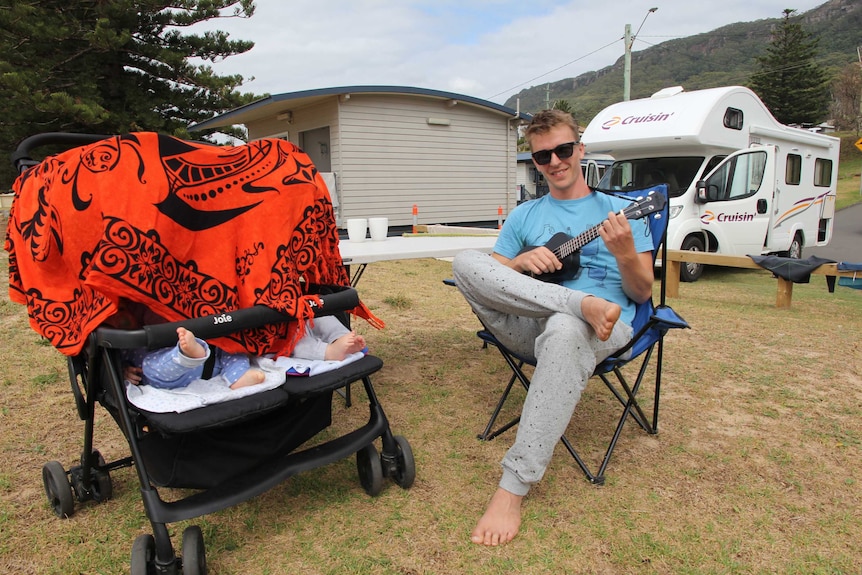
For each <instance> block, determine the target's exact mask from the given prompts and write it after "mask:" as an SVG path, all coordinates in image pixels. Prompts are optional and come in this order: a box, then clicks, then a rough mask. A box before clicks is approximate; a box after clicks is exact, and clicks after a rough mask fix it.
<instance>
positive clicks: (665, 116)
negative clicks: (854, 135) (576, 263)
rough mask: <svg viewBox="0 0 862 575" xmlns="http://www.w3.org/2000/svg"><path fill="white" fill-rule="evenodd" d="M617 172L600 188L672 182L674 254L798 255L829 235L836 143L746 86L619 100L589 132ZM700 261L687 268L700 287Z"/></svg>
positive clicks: (596, 150) (589, 141) (685, 273)
mask: <svg viewBox="0 0 862 575" xmlns="http://www.w3.org/2000/svg"><path fill="white" fill-rule="evenodd" d="M583 141H584V143H585V144H586V148H587V151H588V152H590V153H593V154H609V155H611V156H613V157H614V163H613V165H612V166H611V167H610V168H608V169H607V170H606V171H605V174H604V176H603V177H602V179H601V181H600V182H599V184H598V188H599V189H607V190H624V189H626V188H630V189H639V188H643V187H648V186H650V185H653V184H656V183H667V184H668V188H669V192H670V217H671V220H670V223H669V226H668V240H667V242H668V248H669V249H683V250H707V251H710V252H718V253H723V254H730V255H761V254H779V255H783V256H789V257H795V258H799V257H801V256H802V248H803V246H824V245H826V244H828V243H829V240H830V239H831V237H832V225H833V221H834V215H835V199H836V180H837V175H838V152H839V146H840V140H839V139H838V138H834V137H832V136H827V135H824V134H817V133H812V132H809V131H807V130H802V129H799V128H791V127H788V126H784V125H782V124H780V123H778V121H777V120H776V119H775V118H774V117H773V116H772V114H770V112H769V110H768V109H767V108H766V106H765V105H764V104H763V102H761V101H760V99H759V98H758V97H757V95H756V94H755V93H754V92H752V91H751V90H749V89H748V88H744V87H741V86H729V87H722V88H712V89H707V90H697V91H693V92H685V91H684V90H683V89H682V88H681V87H679V86H676V87H673V88H666V89H664V90H661V91H659V92H656V93H655V94H653V95H652V97H650V98H643V99H640V100H631V101H627V102H619V103H617V104H613V105H611V106H608V107H607V108H605V109H604V110H602V111H601V112H599V113H598V114H597V115H596V116H595V118H594V119H593V120H592V121H591V122H590V124H589V125H588V126H587V128H586V129H585V130H584V134H583ZM702 272H703V266H702V265H701V264H686V265H684V266H683V268H682V271H681V278H680V279H682V280H683V281H695V280H697V278H698V277H700V275H701V273H702Z"/></svg>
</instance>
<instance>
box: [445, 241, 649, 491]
mask: <svg viewBox="0 0 862 575" xmlns="http://www.w3.org/2000/svg"><path fill="white" fill-rule="evenodd" d="M452 271H453V275H454V278H455V281H456V283H457V286H458V289H459V290H460V291H461V293H462V294H463V295H464V298H465V299H466V300H467V302H468V303H469V304H470V306H471V307H472V308H473V311H474V312H475V313H476V315H477V316H478V317H479V320H480V321H481V322H482V324H483V325H484V326H485V327H486V328H487V329H488V330H490V331H491V333H493V334H494V335H495V336H496V337H497V339H498V340H500V342H501V343H502V344H503V345H505V346H506V347H508V348H509V349H511V350H512V351H517V352H518V353H521V354H525V355H529V356H532V357H534V358H535V359H536V368H535V370H534V372H533V377H532V380H531V383H530V389H529V391H528V392H527V399H526V401H525V402H524V406H523V408H522V410H521V422H520V424H519V425H518V433H517V436H516V437H515V443H514V444H513V445H512V447H511V448H510V449H509V451H508V452H507V453H506V456H505V457H504V458H503V462H502V465H503V477H502V479H501V480H500V487H502V488H503V489H505V490H506V491H509V492H511V493H514V494H516V495H526V494H527V492H528V491H529V489H530V486H531V485H532V484H534V483H536V482H537V481H539V480H540V479H541V478H542V476H543V475H544V473H545V469H546V468H547V466H548V463H549V462H550V461H551V456H552V455H553V452H554V447H555V446H556V445H557V442H558V441H559V440H560V437H562V436H563V434H564V432H565V430H566V427H567V426H568V425H569V421H570V420H571V418H572V414H573V413H574V410H575V406H576V405H577V403H578V400H579V399H580V398H581V392H583V390H584V388H585V387H586V385H587V381H588V380H589V378H590V376H591V375H592V373H593V370H595V368H596V366H597V365H598V364H599V363H600V362H601V361H602V360H604V359H605V358H606V357H607V356H608V355H610V354H611V353H613V352H614V351H615V350H617V349H619V348H620V347H622V346H623V345H625V343H626V342H627V341H628V340H629V339H630V338H631V335H632V328H631V327H630V326H628V325H626V324H624V323H623V322H621V321H619V322H617V324H616V325H615V326H614V330H613V333H612V334H611V337H610V338H609V339H608V340H607V341H601V340H599V338H598V337H596V334H595V332H594V331H593V329H592V327H590V325H589V324H588V323H587V322H586V321H585V320H584V318H583V316H582V314H581V301H582V300H583V299H584V298H585V297H587V296H588V295H589V294H586V293H583V292H579V291H574V290H571V289H569V288H566V287H563V286H560V285H557V284H553V283H546V282H542V281H539V280H536V279H533V278H531V277H529V276H526V275H524V274H521V273H518V272H516V271H515V270H513V269H511V268H509V267H508V266H505V265H503V264H501V263H500V262H498V261H497V260H496V259H494V258H493V257H492V256H490V255H488V254H485V253H482V252H478V251H473V250H467V251H463V252H461V253H460V254H458V255H457V256H456V257H455V259H454V261H453V262H452Z"/></svg>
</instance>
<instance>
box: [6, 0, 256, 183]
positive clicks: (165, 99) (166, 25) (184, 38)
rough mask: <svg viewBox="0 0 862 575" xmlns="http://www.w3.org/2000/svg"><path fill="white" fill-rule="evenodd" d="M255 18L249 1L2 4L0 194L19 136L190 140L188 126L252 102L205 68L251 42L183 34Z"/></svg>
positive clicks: (232, 80)
mask: <svg viewBox="0 0 862 575" xmlns="http://www.w3.org/2000/svg"><path fill="white" fill-rule="evenodd" d="M254 8H255V6H254V2H253V0H173V1H171V2H167V1H159V0H75V1H74V2H69V1H68V0H27V1H26V2H22V1H21V0H0V111H2V115H3V121H2V122H0V189H8V188H9V186H10V185H11V183H12V179H13V178H14V176H15V174H14V173H13V171H12V169H11V164H10V163H9V162H8V158H9V154H10V153H11V152H12V151H13V150H14V148H15V146H16V145H17V143H18V141H20V140H21V139H22V138H24V137H26V136H29V135H32V134H35V133H41V132H50V131H64V132H85V133H96V134H118V133H124V132H129V131H140V130H148V131H158V132H162V133H166V134H171V135H175V136H179V137H189V134H188V131H187V127H188V126H189V125H191V124H193V123H195V122H199V121H201V120H204V119H207V118H210V117H212V116H213V115H214V114H217V113H221V112H224V111H226V110H229V109H232V108H235V107H237V106H240V105H243V104H245V103H248V102H250V101H252V100H253V99H255V97H256V96H254V95H253V94H250V93H246V94H243V93H240V92H239V91H238V90H237V88H238V87H240V86H241V85H242V83H243V77H242V76H240V75H233V76H218V75H216V74H215V73H214V72H213V70H212V68H211V66H209V65H208V62H215V61H218V60H220V59H223V58H227V57H229V56H232V55H234V54H241V53H244V52H247V51H248V50H250V49H251V48H252V47H253V46H254V44H253V43H252V42H248V41H241V40H239V41H235V40H230V39H229V38H228V35H227V34H226V33H224V32H219V31H214V32H204V33H202V34H190V33H188V34H187V33H184V32H183V31H184V30H187V29H188V28H189V27H190V26H193V25H194V24H197V23H199V22H203V21H206V20H211V19H214V18H222V17H240V18H248V17H251V16H252V14H253V13H254ZM195 62H197V63H195ZM200 62H203V63H200ZM232 135H241V134H232ZM196 137H201V136H200V135H198V136H196Z"/></svg>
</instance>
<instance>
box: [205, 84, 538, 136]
mask: <svg viewBox="0 0 862 575" xmlns="http://www.w3.org/2000/svg"><path fill="white" fill-rule="evenodd" d="M348 94H404V95H415V96H425V97H429V98H439V99H441V100H452V101H454V102H463V103H465V104H471V105H473V106H478V107H480V108H487V109H489V110H493V111H495V112H498V113H500V114H501V115H504V116H509V117H516V116H517V117H519V118H521V119H522V120H529V119H530V117H531V116H530V115H529V114H525V113H520V112H519V111H517V110H513V109H512V108H509V107H506V106H502V105H500V104H495V103H494V102H489V101H487V100H482V99H480V98H474V97H472V96H465V95H463V94H455V93H452V92H443V91H440V90H429V89H427V88H414V87H411V86H341V87H336V88H319V89H316V90H303V91H300V92H286V93H284V94H276V95H274V96H268V97H266V98H261V99H260V100H256V101H254V102H251V103H250V104H246V105H245V106H240V107H239V108H234V109H233V110H229V111H227V112H225V113H224V114H219V115H217V116H213V117H212V118H210V119H209V120H204V121H203V122H199V123H197V124H194V125H192V126H189V130H191V131H199V130H207V129H210V128H219V127H222V126H233V125H236V124H245V123H247V122H252V121H255V120H260V119H263V118H266V117H269V116H272V115H273V114H277V113H279V112H281V111H286V110H287V109H288V107H290V108H299V107H303V106H306V105H308V104H312V103H314V102H317V101H319V100H323V99H326V98H330V97H332V96H342V95H348Z"/></svg>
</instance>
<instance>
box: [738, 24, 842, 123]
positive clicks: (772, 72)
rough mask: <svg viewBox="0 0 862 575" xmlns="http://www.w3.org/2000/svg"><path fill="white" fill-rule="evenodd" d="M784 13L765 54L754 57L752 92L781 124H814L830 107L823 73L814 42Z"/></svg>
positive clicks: (823, 116)
mask: <svg viewBox="0 0 862 575" xmlns="http://www.w3.org/2000/svg"><path fill="white" fill-rule="evenodd" d="M795 12H796V11H795V10H791V9H786V10H784V19H783V20H782V21H781V24H779V25H778V27H777V28H776V29H775V31H774V33H773V36H772V40H771V42H770V43H769V46H768V47H767V48H766V54H765V55H763V56H759V57H757V63H758V71H757V72H755V74H754V75H753V77H752V80H751V89H752V90H754V91H755V92H756V93H757V95H758V96H760V99H761V100H763V103H764V104H766V107H767V108H769V110H770V111H771V112H772V115H773V116H775V118H776V119H777V120H778V121H779V122H781V123H782V124H814V123H817V122H820V121H822V120H823V119H824V118H825V115H826V112H827V110H828V107H829V89H828V84H827V75H826V72H825V71H824V70H823V69H822V68H820V67H818V66H817V64H816V63H815V56H816V54H817V43H818V40H817V39H813V38H812V37H811V35H810V34H808V33H806V32H805V30H803V29H802V25H801V24H800V23H799V22H798V21H796V20H794V19H793V18H792V16H793V14H794V13H795Z"/></svg>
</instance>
